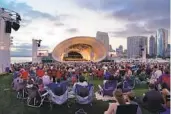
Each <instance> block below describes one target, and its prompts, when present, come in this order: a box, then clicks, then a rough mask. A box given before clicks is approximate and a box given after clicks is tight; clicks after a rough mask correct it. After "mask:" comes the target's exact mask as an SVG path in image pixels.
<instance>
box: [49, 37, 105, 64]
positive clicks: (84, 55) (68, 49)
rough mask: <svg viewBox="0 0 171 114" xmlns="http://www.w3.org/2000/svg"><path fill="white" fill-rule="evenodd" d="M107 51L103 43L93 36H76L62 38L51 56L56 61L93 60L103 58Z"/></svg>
mask: <svg viewBox="0 0 171 114" xmlns="http://www.w3.org/2000/svg"><path fill="white" fill-rule="evenodd" d="M106 55H107V51H106V48H105V46H104V45H103V43H101V42H100V41H98V40H97V39H95V37H87V36H77V37H72V38H69V39H67V40H64V41H63V42H61V43H60V44H58V45H57V46H56V47H55V48H54V50H53V52H52V57H53V58H54V59H55V60H56V61H60V62H64V61H93V62H99V61H101V60H103V59H105V57H106Z"/></svg>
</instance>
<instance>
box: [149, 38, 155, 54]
mask: <svg viewBox="0 0 171 114" xmlns="http://www.w3.org/2000/svg"><path fill="white" fill-rule="evenodd" d="M156 48H157V45H156V39H155V37H154V36H151V37H150V40H149V55H150V56H156V50H157V49H156Z"/></svg>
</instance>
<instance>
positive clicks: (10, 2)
mask: <svg viewBox="0 0 171 114" xmlns="http://www.w3.org/2000/svg"><path fill="white" fill-rule="evenodd" d="M40 3H41V5H38V4H40ZM151 4H153V5H151ZM0 7H4V8H8V9H11V10H14V11H16V12H18V13H19V14H20V15H21V17H22V19H23V20H22V21H21V28H20V29H19V31H17V32H14V31H13V32H12V34H11V36H13V37H14V46H13V47H12V53H11V54H12V55H17V54H22V55H23V56H26V55H29V54H30V55H31V41H32V38H36V39H42V47H44V48H49V49H50V50H52V49H53V48H54V46H55V45H56V44H58V43H60V42H61V41H63V40H65V39H67V38H70V37H73V36H96V32H97V31H102V32H107V33H108V35H109V40H110V44H111V45H112V48H113V49H116V48H117V47H118V46H119V45H123V47H124V49H126V47H127V45H126V44H127V42H126V41H127V37H129V36H139V35H141V36H146V37H149V36H151V35H155V32H156V30H157V29H158V28H164V29H167V30H169V21H170V13H169V7H170V3H169V0H165V1H161V0H150V1H148V0H141V1H136V0H126V1H125V0H122V1H121V0H115V1H112V0H105V2H104V0H102V1H99V0H94V1H91V0H86V1H81V0H66V1H58V0H52V1H51V2H47V1H42V0H36V1H35V0H15V1H14V0H1V1H0ZM45 7H46V8H45ZM160 7H161V8H160ZM68 8H70V9H69V10H68ZM46 25H48V26H46ZM49 39H51V40H49Z"/></svg>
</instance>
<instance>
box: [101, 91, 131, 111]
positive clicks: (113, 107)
mask: <svg viewBox="0 0 171 114" xmlns="http://www.w3.org/2000/svg"><path fill="white" fill-rule="evenodd" d="M114 97H115V99H116V102H115V103H110V104H109V108H108V110H107V111H105V112H104V114H116V110H117V106H118V105H124V104H129V102H126V101H125V99H124V96H123V93H122V90H120V89H118V90H116V91H115V92H114Z"/></svg>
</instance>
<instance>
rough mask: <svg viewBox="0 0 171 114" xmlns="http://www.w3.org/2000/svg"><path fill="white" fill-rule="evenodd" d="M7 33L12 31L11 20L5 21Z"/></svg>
mask: <svg viewBox="0 0 171 114" xmlns="http://www.w3.org/2000/svg"><path fill="white" fill-rule="evenodd" d="M5 33H11V22H10V21H6V22H5Z"/></svg>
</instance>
